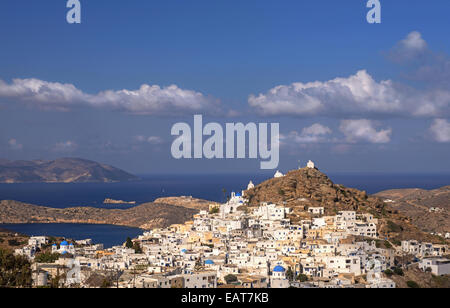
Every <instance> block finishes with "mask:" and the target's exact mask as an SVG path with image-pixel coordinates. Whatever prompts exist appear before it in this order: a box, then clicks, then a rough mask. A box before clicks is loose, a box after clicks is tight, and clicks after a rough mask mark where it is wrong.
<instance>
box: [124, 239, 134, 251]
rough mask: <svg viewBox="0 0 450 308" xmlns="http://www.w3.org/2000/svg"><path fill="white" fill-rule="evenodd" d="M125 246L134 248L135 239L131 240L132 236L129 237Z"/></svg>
mask: <svg viewBox="0 0 450 308" xmlns="http://www.w3.org/2000/svg"><path fill="white" fill-rule="evenodd" d="M125 246H126V247H127V248H133V241H132V240H131V238H130V237H127V241H126V242H125Z"/></svg>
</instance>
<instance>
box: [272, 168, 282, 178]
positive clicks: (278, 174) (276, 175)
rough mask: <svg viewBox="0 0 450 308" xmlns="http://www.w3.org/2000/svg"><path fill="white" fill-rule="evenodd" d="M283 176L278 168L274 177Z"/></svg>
mask: <svg viewBox="0 0 450 308" xmlns="http://www.w3.org/2000/svg"><path fill="white" fill-rule="evenodd" d="M283 176H284V174H283V173H281V172H280V171H279V170H278V171H277V172H276V173H275V175H274V176H273V177H274V178H276V179H277V178H282V177H283Z"/></svg>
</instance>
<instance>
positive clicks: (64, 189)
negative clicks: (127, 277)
mask: <svg viewBox="0 0 450 308" xmlns="http://www.w3.org/2000/svg"><path fill="white" fill-rule="evenodd" d="M329 176H330V178H331V179H332V180H333V181H334V182H335V183H339V184H344V185H345V186H347V187H353V188H358V189H360V190H365V191H367V192H368V193H370V194H373V193H377V192H380V191H382V190H387V189H394V188H424V189H434V188H439V187H442V186H446V185H450V175H444V174H441V175H436V174H434V175H432V174H428V175H427V174H422V175H418V174H417V175H412V174H409V175H407V174H403V175H402V174H331V175H329ZM270 177H271V174H259V175H245V174H239V175H220V174H219V175H162V176H142V180H140V181H136V182H126V183H109V184H93V183H88V184H0V200H17V201H22V202H26V203H31V204H36V205H45V206H49V207H55V208H67V207H73V206H90V207H98V208H128V207H132V206H130V205H126V206H125V205H116V206H111V205H104V204H103V200H104V199H105V198H112V199H120V200H125V201H136V202H137V204H140V203H144V202H151V201H153V200H155V199H156V198H159V197H165V196H193V197H196V198H202V199H206V200H211V201H218V202H221V201H223V200H224V194H223V189H226V191H227V193H229V192H231V191H240V190H242V189H243V188H246V187H247V184H248V182H249V181H250V180H252V181H253V182H254V183H255V184H258V183H261V182H263V181H264V180H267V179H269V178H270ZM7 227H8V228H9V229H12V230H14V231H16V232H21V233H24V234H28V235H53V236H63V237H68V238H74V239H83V238H92V239H94V240H95V241H97V242H101V243H104V244H105V245H106V246H112V245H116V244H121V243H123V242H124V240H125V239H126V237H127V236H131V237H132V236H136V235H138V234H140V233H141V231H140V230H139V229H134V228H124V227H116V226H99V225H65V224H63V225H61V224H56V225H40V224H37V225H36V224H31V225H28V224H26V225H9V226H7Z"/></svg>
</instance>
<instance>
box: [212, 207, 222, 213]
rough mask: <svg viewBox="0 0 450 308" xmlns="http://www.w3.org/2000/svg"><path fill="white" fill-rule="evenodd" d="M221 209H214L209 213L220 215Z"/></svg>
mask: <svg viewBox="0 0 450 308" xmlns="http://www.w3.org/2000/svg"><path fill="white" fill-rule="evenodd" d="M219 210H220V209H219V207H213V208H211V210H210V211H209V213H210V214H218V213H219Z"/></svg>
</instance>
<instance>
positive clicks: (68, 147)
mask: <svg viewBox="0 0 450 308" xmlns="http://www.w3.org/2000/svg"><path fill="white" fill-rule="evenodd" d="M77 148H78V145H77V144H76V143H75V142H74V141H70V140H68V141H63V142H58V143H57V144H55V146H54V147H53V151H55V152H62V153H70V152H73V151H75V150H76V149H77Z"/></svg>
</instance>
